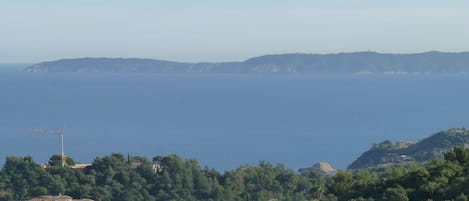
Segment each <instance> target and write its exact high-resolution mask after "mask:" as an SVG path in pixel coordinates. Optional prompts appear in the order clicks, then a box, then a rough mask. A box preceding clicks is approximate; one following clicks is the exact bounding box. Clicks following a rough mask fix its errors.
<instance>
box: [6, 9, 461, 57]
mask: <svg viewBox="0 0 469 201" xmlns="http://www.w3.org/2000/svg"><path fill="white" fill-rule="evenodd" d="M468 38H469V1H467V0H448V1H444V0H278V1H277V0H230V1H225V0H74V1H71V0H70V1H68V0H40V1H38V0H0V62H39V61H45V60H55V59H60V58H76V57H143V58H157V59H166V60H178V61H233V60H244V59H247V58H249V57H253V56H259V55H264V54H278V53H296V52H301V53H336V52H350V51H366V50H371V51H379V52H391V53H412V52H423V51H429V50H440V51H451V52H460V51H469V39H468Z"/></svg>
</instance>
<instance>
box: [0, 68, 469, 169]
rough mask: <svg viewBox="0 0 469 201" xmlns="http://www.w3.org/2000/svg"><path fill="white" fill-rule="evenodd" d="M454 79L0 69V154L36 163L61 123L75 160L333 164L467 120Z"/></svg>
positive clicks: (468, 85)
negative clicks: (120, 157) (169, 157)
mask: <svg viewBox="0 0 469 201" xmlns="http://www.w3.org/2000/svg"><path fill="white" fill-rule="evenodd" d="M467 91H469V76H465V75H399V76H396V75H394V76H392V75H387V76H386V75H347V76H343V75H342V76H338V75H337V76H314V75H218V74H210V75H204V74H198V75H195V74H193V75H187V74H186V75H176V74H164V75H161V74H139V73H133V74H125V73H101V74H92V73H22V72H15V71H2V72H1V73H0V92H1V99H0V135H1V137H2V139H1V141H0V157H1V159H0V162H1V163H3V162H4V158H5V157H6V156H8V155H15V156H23V155H32V156H33V157H34V158H35V160H36V161H37V162H46V161H47V159H48V157H49V156H51V155H52V154H57V153H59V151H60V144H59V143H60V141H59V138H58V136H54V135H46V134H40V133H30V132H28V131H27V130H26V129H27V128H50V129H61V128H63V127H65V152H66V154H67V155H68V156H70V157H72V158H74V159H75V160H77V161H80V162H91V161H92V160H93V158H94V157H96V156H103V155H106V154H110V153H112V152H118V153H123V154H130V155H143V156H147V157H153V156H156V155H166V154H178V155H180V156H182V157H184V158H195V159H197V160H199V161H200V163H201V165H207V166H209V167H214V168H217V169H219V170H226V169H232V168H236V167H238V166H239V165H242V164H257V162H258V161H259V160H266V161H270V162H274V163H277V162H281V163H284V164H285V165H286V166H288V167H291V168H295V169H296V168H300V167H306V166H309V165H311V164H312V163H313V162H316V161H319V160H321V161H328V162H330V163H331V164H332V165H333V166H334V167H338V168H345V167H346V166H347V165H348V164H349V163H350V162H351V161H353V160H354V159H355V158H356V157H358V156H359V155H360V154H361V153H362V152H364V151H366V150H367V149H368V148H369V147H370V146H371V145H372V143H375V142H379V141H382V140H385V139H390V140H417V139H421V138H424V137H426V136H428V135H429V134H431V133H433V132H436V131H439V130H444V129H447V128H451V127H462V126H465V125H467V124H468V119H467V114H468V113H469V107H468V103H469V94H468V93H466V92H467Z"/></svg>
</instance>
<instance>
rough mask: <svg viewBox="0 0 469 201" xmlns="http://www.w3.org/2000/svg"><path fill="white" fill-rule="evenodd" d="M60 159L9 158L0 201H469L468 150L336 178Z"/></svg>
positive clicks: (165, 160) (173, 161)
mask: <svg viewBox="0 0 469 201" xmlns="http://www.w3.org/2000/svg"><path fill="white" fill-rule="evenodd" d="M58 160H60V159H59V158H58V157H56V156H53V157H52V158H51V160H50V161H49V164H50V166H49V167H48V168H43V167H41V166H40V165H38V164H36V163H35V162H34V161H33V159H32V158H31V157H7V159H6V162H5V164H4V167H3V169H2V170H1V172H0V201H3V200H5V201H11V200H21V199H25V198H27V197H33V196H38V195H46V194H52V195H57V194H59V193H61V194H67V195H70V196H73V197H75V198H91V199H94V200H99V201H101V200H102V201H109V200H113V201H121V200H122V201H139V200H145V201H152V200H168V201H170V200H175V201H176V200H185V201H191V200H227V201H237V200H239V201H241V200H243V201H244V200H262V201H264V200H265V201H269V200H272V201H273V200H292V201H293V200H294V201H302V200H392V201H401V200H419V201H420V200H467V199H468V197H467V196H468V195H469V188H467V187H468V186H469V174H468V173H469V150H468V149H464V148H454V149H452V150H450V151H449V152H447V153H446V154H445V158H444V159H435V160H432V161H430V162H429V163H428V164H426V165H425V166H424V167H422V166H419V165H417V164H411V165H407V166H405V167H403V166H388V167H380V168H375V169H366V170H357V171H353V172H352V171H339V172H338V173H337V174H336V175H334V176H325V175H322V174H320V173H318V172H314V171H308V170H307V171H303V172H300V173H297V172H296V171H293V170H291V169H287V168H285V167H284V166H283V165H272V164H270V163H268V162H260V163H259V165H258V166H242V167H239V168H237V169H234V170H229V171H226V172H224V173H223V174H222V173H220V172H218V171H216V170H214V169H209V168H206V167H205V168H201V167H200V166H199V164H198V163H197V161H195V160H183V159H181V158H179V157H177V156H175V155H170V156H157V157H155V158H153V160H152V161H149V160H147V159H146V158H142V157H130V158H126V157H125V156H123V155H121V154H112V155H110V156H105V157H102V158H101V157H98V158H96V159H95V160H94V161H93V164H92V166H91V167H88V168H85V169H81V170H78V169H72V168H70V167H65V168H62V167H61V165H60V163H58V162H57V161H58ZM67 162H68V163H73V161H72V160H69V161H67ZM136 164H137V165H136ZM154 164H158V166H157V168H155V166H154Z"/></svg>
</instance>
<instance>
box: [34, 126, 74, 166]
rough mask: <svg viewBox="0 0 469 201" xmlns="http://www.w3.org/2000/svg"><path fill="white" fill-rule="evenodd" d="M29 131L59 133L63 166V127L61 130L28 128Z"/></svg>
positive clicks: (63, 164)
mask: <svg viewBox="0 0 469 201" xmlns="http://www.w3.org/2000/svg"><path fill="white" fill-rule="evenodd" d="M28 130H29V131H31V132H33V133H45V134H52V135H60V145H61V148H62V149H61V155H60V156H61V159H62V167H65V153H64V133H65V132H64V129H61V130H49V129H37V128H30V129H28Z"/></svg>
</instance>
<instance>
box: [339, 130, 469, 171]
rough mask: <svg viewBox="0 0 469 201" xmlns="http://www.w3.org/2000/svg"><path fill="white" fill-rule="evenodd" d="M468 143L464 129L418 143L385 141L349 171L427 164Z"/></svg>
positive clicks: (361, 157)
mask: <svg viewBox="0 0 469 201" xmlns="http://www.w3.org/2000/svg"><path fill="white" fill-rule="evenodd" d="M468 143H469V130H467V129H464V128H453V129H449V130H446V131H441V132H438V133H435V134H433V135H432V136H430V137H428V138H425V139H423V140H420V141H419V142H416V143H415V142H397V143H392V142H391V141H384V142H381V143H378V144H374V145H373V147H372V148H371V149H370V150H368V151H366V152H365V153H363V154H362V155H361V156H360V157H359V158H358V159H356V160H355V161H354V162H352V164H350V165H349V167H348V169H360V168H367V167H372V166H376V165H382V164H394V163H400V162H405V161H416V162H418V163H425V162H427V161H429V160H430V159H432V158H434V157H443V154H444V153H445V152H446V151H448V150H449V149H451V148H452V147H455V146H461V147H463V146H467V144H468Z"/></svg>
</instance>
